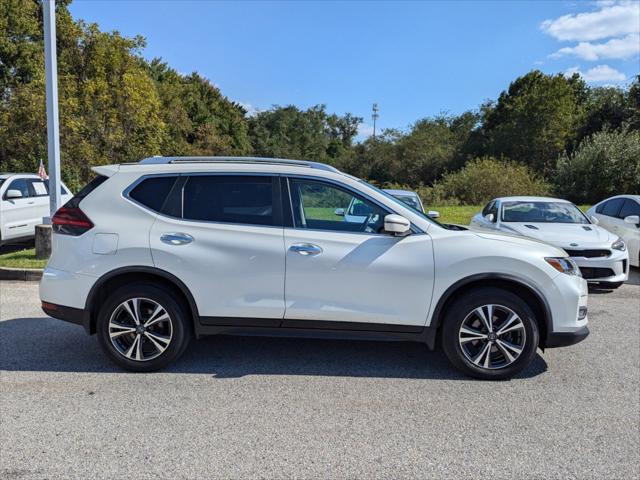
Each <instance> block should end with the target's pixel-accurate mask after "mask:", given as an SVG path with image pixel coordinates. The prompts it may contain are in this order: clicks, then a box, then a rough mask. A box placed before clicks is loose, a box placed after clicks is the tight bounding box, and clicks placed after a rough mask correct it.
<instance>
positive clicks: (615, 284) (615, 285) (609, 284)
mask: <svg viewBox="0 0 640 480" xmlns="http://www.w3.org/2000/svg"><path fill="white" fill-rule="evenodd" d="M622 285H624V282H598V286H599V287H600V288H607V289H611V290H615V289H616V288H619V287H621V286H622Z"/></svg>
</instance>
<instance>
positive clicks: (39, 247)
mask: <svg viewBox="0 0 640 480" xmlns="http://www.w3.org/2000/svg"><path fill="white" fill-rule="evenodd" d="M42 13H43V19H44V70H45V80H46V90H45V92H46V103H47V150H48V157H49V216H48V217H44V218H43V219H42V223H43V225H36V229H35V234H36V258H40V259H44V258H49V256H50V255H51V237H52V226H51V218H52V217H53V215H54V213H56V211H57V210H58V208H59V207H60V129H59V125H58V59H57V54H56V2H55V0H43V1H42Z"/></svg>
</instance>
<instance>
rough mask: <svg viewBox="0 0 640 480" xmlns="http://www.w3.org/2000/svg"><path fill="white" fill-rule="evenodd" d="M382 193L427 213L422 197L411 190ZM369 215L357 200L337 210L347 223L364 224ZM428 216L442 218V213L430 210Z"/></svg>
mask: <svg viewBox="0 0 640 480" xmlns="http://www.w3.org/2000/svg"><path fill="white" fill-rule="evenodd" d="M382 191H383V192H385V193H387V194H389V195H391V196H392V197H394V198H396V199H398V200H400V201H401V202H403V203H405V204H406V205H408V206H409V207H411V208H413V209H414V210H417V211H418V212H420V213H425V211H424V207H423V206H422V200H420V196H419V195H418V194H417V193H416V192H412V191H411V190H394V189H387V188H385V189H383V190H382ZM369 213H370V212H369V211H368V210H367V206H366V205H365V204H363V203H362V202H360V201H358V200H357V199H355V198H354V199H352V200H351V202H350V203H349V205H348V206H347V208H337V209H336V210H335V214H336V215H338V216H344V220H345V222H360V223H362V222H363V221H364V220H365V219H366V218H367V215H368V214H369ZM427 215H428V216H429V217H430V218H439V217H440V213H439V212H436V211H434V210H429V212H428V213H427Z"/></svg>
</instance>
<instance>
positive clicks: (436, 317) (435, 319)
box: [429, 273, 553, 345]
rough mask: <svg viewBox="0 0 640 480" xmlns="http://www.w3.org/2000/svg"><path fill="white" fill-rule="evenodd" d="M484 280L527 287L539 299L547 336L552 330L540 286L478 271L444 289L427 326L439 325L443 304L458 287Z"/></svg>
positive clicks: (503, 275)
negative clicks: (500, 281)
mask: <svg viewBox="0 0 640 480" xmlns="http://www.w3.org/2000/svg"><path fill="white" fill-rule="evenodd" d="M484 280H502V281H506V282H510V283H515V284H518V285H519V286H521V287H524V288H525V289H527V290H528V291H529V292H530V293H531V294H532V295H533V296H534V297H535V298H536V299H537V300H539V302H540V304H541V305H542V310H543V314H544V322H545V326H546V327H547V336H548V335H549V334H550V333H551V332H553V316H552V314H551V307H549V303H548V302H547V299H546V298H545V296H544V295H543V294H542V291H541V290H540V288H539V287H538V286H537V285H536V284H535V283H533V282H530V281H529V280H525V279H523V278H521V277H517V276H515V275H509V274H507V273H478V274H475V275H470V276H468V277H464V278H462V279H460V280H458V281H457V282H455V283H454V284H453V285H451V286H450V287H449V288H447V289H446V290H445V292H444V293H443V294H442V296H441V297H440V299H439V300H438V303H437V305H436V308H435V309H434V311H433V315H432V316H431V322H430V324H429V327H433V328H432V330H433V331H435V330H436V329H437V328H438V327H439V326H440V323H441V320H442V319H441V317H442V312H443V309H444V306H445V305H446V303H447V301H448V300H449V299H450V298H451V297H452V295H453V294H455V293H456V292H457V291H458V290H459V289H460V288H462V287H464V286H465V285H468V284H470V283H474V282H478V281H484ZM546 340H547V339H546V338H541V339H540V344H541V345H544V344H545V343H546Z"/></svg>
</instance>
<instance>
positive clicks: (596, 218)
mask: <svg viewBox="0 0 640 480" xmlns="http://www.w3.org/2000/svg"><path fill="white" fill-rule="evenodd" d="M589 220H591V223H593V224H594V225H598V224H600V220H598V217H596V216H595V215H591V216H590V217H589Z"/></svg>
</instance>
